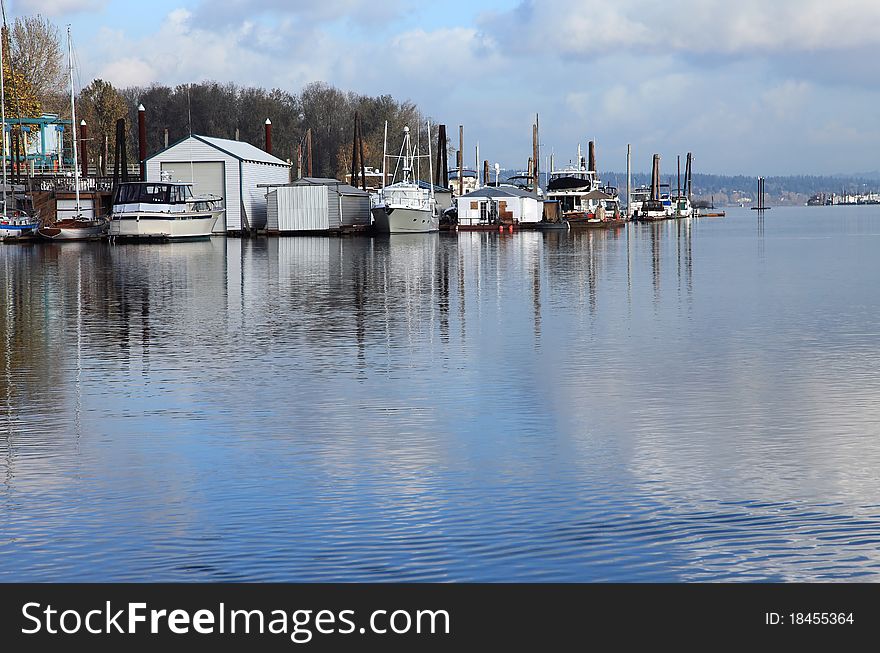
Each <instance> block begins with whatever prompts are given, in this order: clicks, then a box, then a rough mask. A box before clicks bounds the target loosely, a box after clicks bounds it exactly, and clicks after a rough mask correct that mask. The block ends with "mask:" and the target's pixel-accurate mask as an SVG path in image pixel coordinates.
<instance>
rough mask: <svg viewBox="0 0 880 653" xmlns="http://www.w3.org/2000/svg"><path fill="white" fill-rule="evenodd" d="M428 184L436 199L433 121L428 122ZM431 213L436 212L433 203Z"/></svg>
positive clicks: (432, 195) (432, 197)
mask: <svg viewBox="0 0 880 653" xmlns="http://www.w3.org/2000/svg"><path fill="white" fill-rule="evenodd" d="M428 183H429V184H430V187H431V191H430V193H429V195H428V196H429V197H430V198H431V199H432V200H433V199H434V162H433V161H432V160H431V121H430V120H429V121H428ZM431 211H432V212H433V211H434V204H433V202H432V203H431Z"/></svg>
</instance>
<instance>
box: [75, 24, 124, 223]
mask: <svg viewBox="0 0 880 653" xmlns="http://www.w3.org/2000/svg"><path fill="white" fill-rule="evenodd" d="M67 63H68V66H67V68H68V73H69V75H70V140H71V141H73V187H74V190H75V191H76V215H77V217H79V216H80V215H81V214H82V210H81V209H80V206H79V159H78V158H77V152H76V103H75V102H74V97H73V48H72V47H71V45H70V25H68V26H67ZM123 165H125V163H123Z"/></svg>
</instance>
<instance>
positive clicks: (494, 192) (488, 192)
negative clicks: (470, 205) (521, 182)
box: [462, 186, 538, 200]
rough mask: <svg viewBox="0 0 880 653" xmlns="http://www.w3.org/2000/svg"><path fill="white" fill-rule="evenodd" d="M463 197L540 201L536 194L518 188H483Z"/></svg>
mask: <svg viewBox="0 0 880 653" xmlns="http://www.w3.org/2000/svg"><path fill="white" fill-rule="evenodd" d="M462 197H528V198H530V199H533V200H537V199H538V196H537V195H535V194H534V193H532V192H530V191H527V190H523V189H522V188H517V187H516V186H483V187H482V188H478V189H477V190H472V191H471V192H470V193H467V194H466V195H462Z"/></svg>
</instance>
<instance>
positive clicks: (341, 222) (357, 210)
mask: <svg viewBox="0 0 880 653" xmlns="http://www.w3.org/2000/svg"><path fill="white" fill-rule="evenodd" d="M261 188H264V189H266V206H267V224H266V232H267V233H269V234H293V233H332V232H338V231H344V230H346V229H353V228H366V227H369V226H370V195H369V193H367V192H366V191H363V190H360V189H359V188H355V187H354V186H351V185H349V184H346V183H344V182H341V181H339V180H338V179H327V178H322V177H303V178H302V179H298V180H297V181H295V182H293V183H289V184H284V185H278V186H275V185H271V184H262V185H261Z"/></svg>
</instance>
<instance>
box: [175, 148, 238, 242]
mask: <svg viewBox="0 0 880 653" xmlns="http://www.w3.org/2000/svg"><path fill="white" fill-rule="evenodd" d="M161 171H162V172H168V173H169V174H170V175H171V180H172V181H183V182H187V183H192V185H193V194H195V195H204V194H206V193H210V194H212V195H219V196H220V197H222V198H223V206H226V169H225V167H224V163H223V161H195V162H192V163H190V162H189V161H163V162H162V167H161ZM214 233H226V216H225V215H224V216H223V217H221V218H220V219H219V220H217V224H215V225H214Z"/></svg>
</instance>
